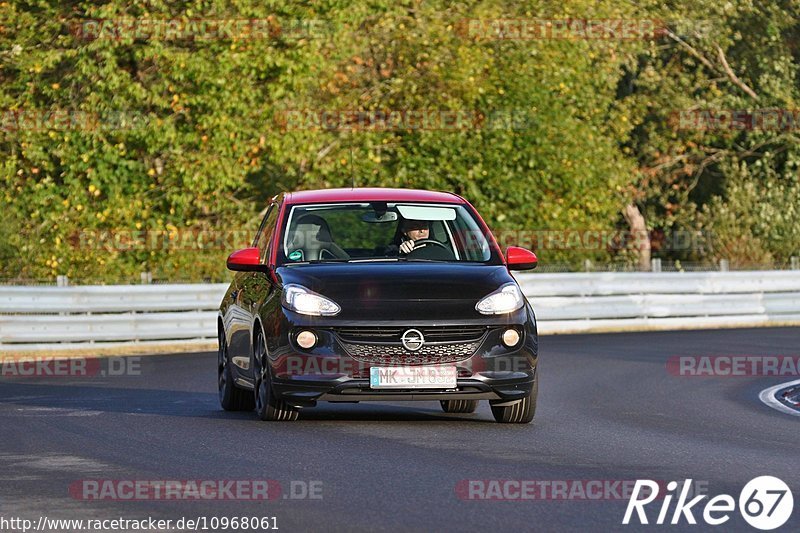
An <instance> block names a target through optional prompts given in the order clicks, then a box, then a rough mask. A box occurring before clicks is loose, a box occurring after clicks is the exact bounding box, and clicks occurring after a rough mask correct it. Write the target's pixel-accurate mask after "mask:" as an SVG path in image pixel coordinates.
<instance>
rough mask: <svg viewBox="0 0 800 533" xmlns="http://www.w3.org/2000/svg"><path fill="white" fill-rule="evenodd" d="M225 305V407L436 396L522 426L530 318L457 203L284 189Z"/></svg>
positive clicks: (530, 264) (482, 234) (530, 392)
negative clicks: (483, 404)
mask: <svg viewBox="0 0 800 533" xmlns="http://www.w3.org/2000/svg"><path fill="white" fill-rule="evenodd" d="M227 265H228V268H229V269H231V270H235V271H237V274H236V276H235V278H234V281H233V282H232V283H231V285H230V287H229V289H228V291H227V292H226V294H225V297H224V300H223V302H222V305H221V306H220V313H219V320H218V329H219V357H218V377H219V398H220V402H221V403H222V407H223V408H224V409H226V410H249V409H253V408H255V409H256V412H257V413H258V416H259V417H260V418H261V419H262V420H296V419H297V418H298V414H299V411H300V410H301V409H304V408H308V407H313V406H314V405H316V403H317V402H319V401H327V402H360V401H380V400H439V401H440V402H441V405H442V408H443V409H444V411H446V412H448V413H471V412H473V411H475V409H476V408H477V405H478V401H479V400H488V401H489V404H490V406H491V410H492V414H493V415H494V417H495V419H496V420H497V421H499V422H511V423H528V422H530V421H531V420H532V419H533V416H534V412H535V410H536V396H537V391H538V378H539V376H538V372H537V371H536V361H537V342H538V339H537V333H536V320H535V317H534V314H533V310H532V309H531V307H530V304H529V303H528V302H527V300H526V299H525V297H524V296H523V294H522V292H521V290H520V288H519V286H518V285H517V282H516V281H515V280H514V278H512V277H511V275H510V273H509V270H525V269H531V268H534V267H535V266H536V256H535V255H534V254H533V253H532V252H530V251H528V250H524V249H522V248H516V247H511V248H509V249H508V250H507V253H506V255H505V256H504V255H503V254H502V252H501V250H500V248H499V247H498V245H497V242H496V241H495V239H494V237H493V236H492V234H491V232H490V231H489V229H488V228H487V226H486V224H485V223H484V221H483V220H482V219H481V217H480V215H478V213H477V212H476V211H475V209H474V208H473V207H472V206H471V205H470V204H469V203H468V202H467V201H466V200H464V199H463V198H461V197H459V196H457V195H455V194H451V193H444V192H431V191H419V190H406V189H367V188H363V189H331V190H320V191H303V192H295V193H286V194H282V195H279V196H276V197H275V198H274V199H273V200H272V201H271V203H270V205H269V207H268V209H267V213H266V215H265V217H264V220H263V222H262V223H261V227H260V228H259V230H258V234H257V235H256V237H255V240H254V242H253V246H252V247H251V248H246V249H244V250H240V251H238V252H235V253H233V254H231V255H230V257H229V258H228V263H227Z"/></svg>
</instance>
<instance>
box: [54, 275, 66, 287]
mask: <svg viewBox="0 0 800 533" xmlns="http://www.w3.org/2000/svg"><path fill="white" fill-rule="evenodd" d="M56 286H58V287H69V278H68V277H67V276H56Z"/></svg>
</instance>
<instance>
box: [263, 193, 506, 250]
mask: <svg viewBox="0 0 800 533" xmlns="http://www.w3.org/2000/svg"><path fill="white" fill-rule="evenodd" d="M284 227H285V228H286V230H285V231H284V234H283V239H282V241H281V242H282V244H281V253H280V254H279V255H280V257H279V261H278V262H279V264H305V263H318V262H368V261H371V262H378V261H446V262H480V263H485V262H489V261H496V260H497V258H496V257H493V256H494V255H496V254H493V252H492V248H491V247H490V246H489V242H488V241H487V239H486V236H485V235H484V233H483V232H482V231H481V227H480V226H479V224H478V223H477V221H476V220H475V217H474V216H473V215H472V213H471V212H470V211H469V210H468V209H467V208H466V207H465V206H463V205H456V204H427V203H399V202H398V203H393V202H369V203H352V204H309V205H294V206H292V208H291V210H290V211H289V214H288V218H287V220H286V223H285V225H284Z"/></svg>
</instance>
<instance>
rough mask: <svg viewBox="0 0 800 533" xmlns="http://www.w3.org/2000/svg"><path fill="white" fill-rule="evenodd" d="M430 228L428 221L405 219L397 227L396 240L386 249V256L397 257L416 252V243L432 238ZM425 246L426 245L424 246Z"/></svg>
mask: <svg viewBox="0 0 800 533" xmlns="http://www.w3.org/2000/svg"><path fill="white" fill-rule="evenodd" d="M429 236H430V226H429V224H428V221H427V220H412V219H408V218H404V219H402V220H401V221H400V224H399V225H398V226H397V232H396V233H395V236H394V239H392V242H391V243H390V244H389V245H388V246H387V247H386V255H388V256H396V255H398V254H403V255H405V254H408V253H411V251H412V250H414V244H415V242H416V241H420V240H422V239H428V238H430V237H429ZM422 246H424V245H422Z"/></svg>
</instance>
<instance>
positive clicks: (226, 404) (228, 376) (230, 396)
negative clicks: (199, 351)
mask: <svg viewBox="0 0 800 533" xmlns="http://www.w3.org/2000/svg"><path fill="white" fill-rule="evenodd" d="M217 388H218V389H219V403H220V405H222V408H223V409H225V410H226V411H250V410H251V409H252V408H253V406H254V405H255V404H254V402H253V395H252V394H250V393H249V392H248V391H245V390H242V389H240V388H239V387H237V386H236V384H235V383H234V382H233V371H232V370H231V362H230V358H229V357H228V342H227V341H226V340H225V332H224V331H222V330H220V331H219V351H218V352H217Z"/></svg>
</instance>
